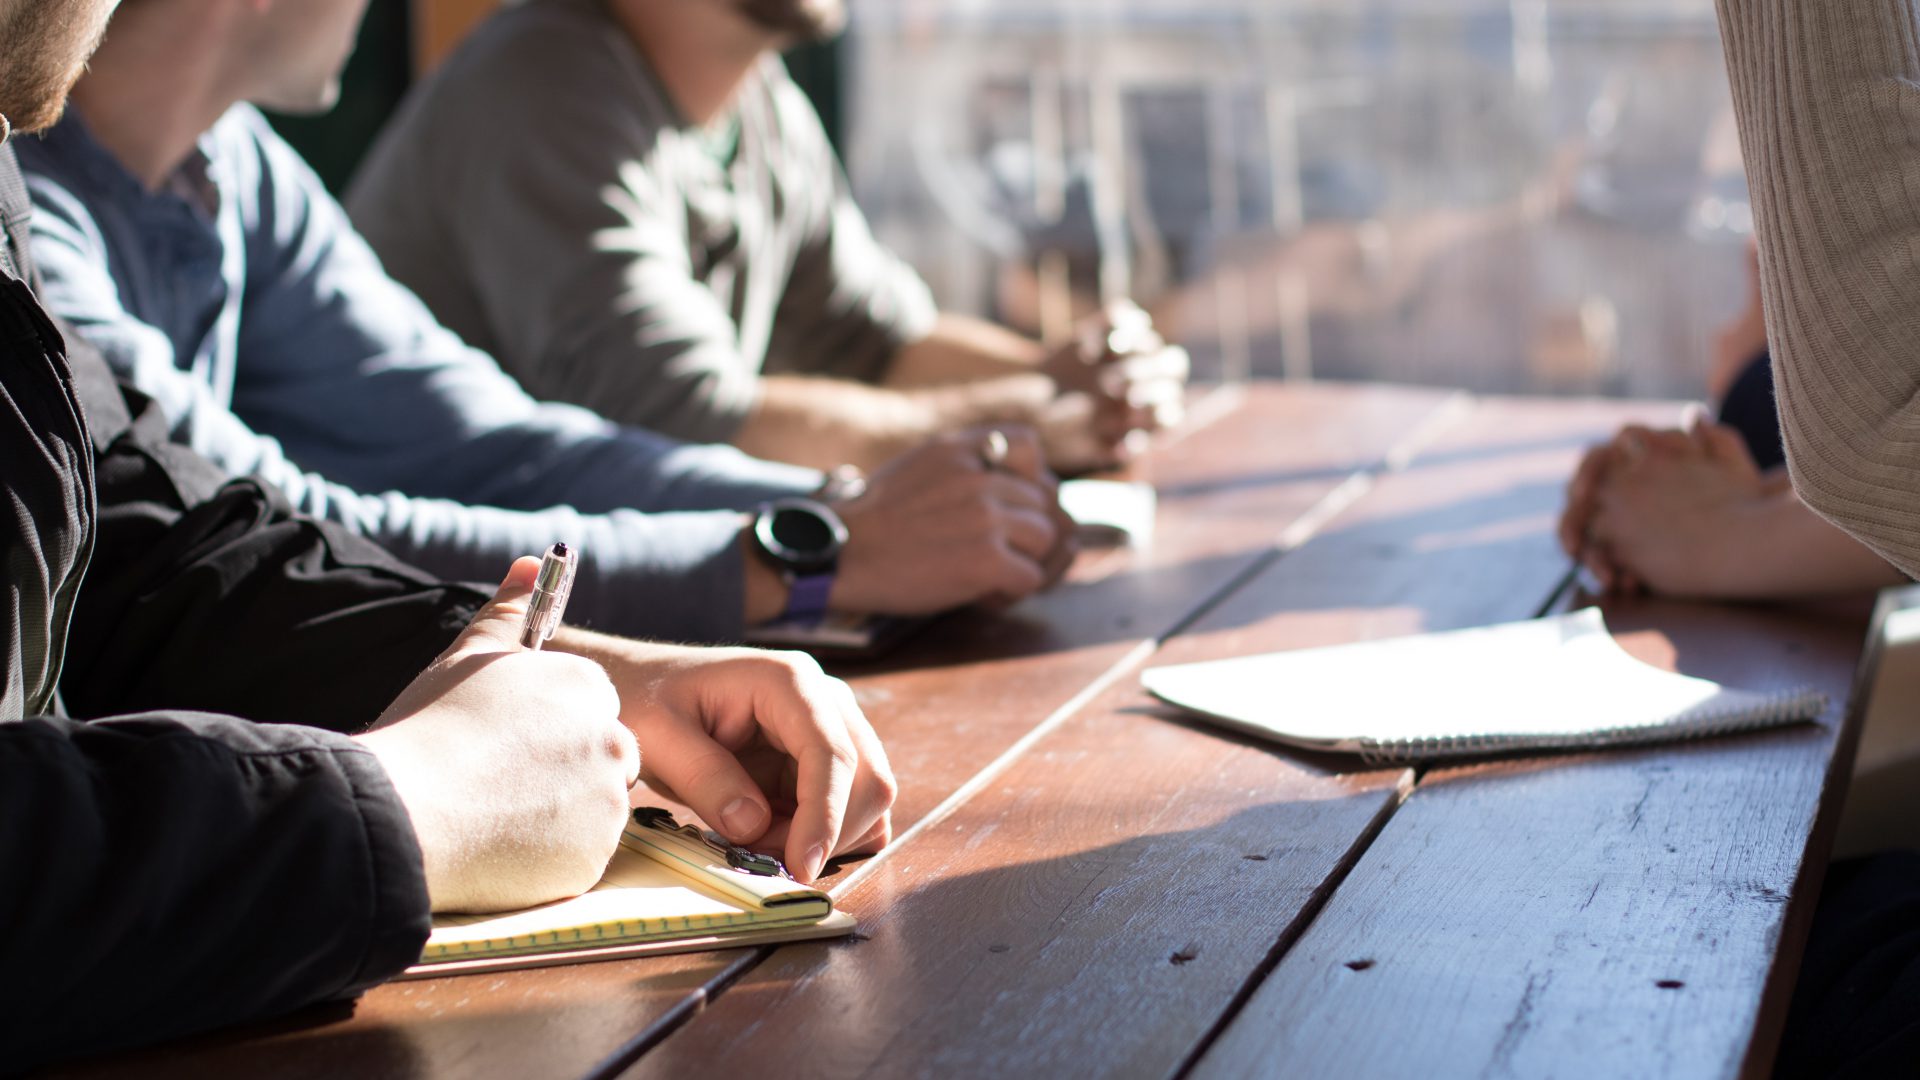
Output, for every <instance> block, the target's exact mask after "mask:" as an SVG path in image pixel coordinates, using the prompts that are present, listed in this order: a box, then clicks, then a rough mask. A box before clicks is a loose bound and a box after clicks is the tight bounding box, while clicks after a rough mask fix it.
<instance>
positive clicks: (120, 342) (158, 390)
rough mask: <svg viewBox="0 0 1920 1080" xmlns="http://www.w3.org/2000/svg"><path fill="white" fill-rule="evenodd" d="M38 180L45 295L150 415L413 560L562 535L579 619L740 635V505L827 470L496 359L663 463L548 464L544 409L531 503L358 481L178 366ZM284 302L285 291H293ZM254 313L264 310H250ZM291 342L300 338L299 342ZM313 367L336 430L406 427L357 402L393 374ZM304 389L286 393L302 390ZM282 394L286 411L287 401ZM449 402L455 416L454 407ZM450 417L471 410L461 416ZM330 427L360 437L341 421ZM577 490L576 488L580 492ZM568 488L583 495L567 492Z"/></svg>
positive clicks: (68, 200) (445, 562)
mask: <svg viewBox="0 0 1920 1080" xmlns="http://www.w3.org/2000/svg"><path fill="white" fill-rule="evenodd" d="M33 187H34V194H35V198H36V200H38V202H39V210H40V212H39V213H37V214H36V215H35V220H34V250H35V253H36V255H37V256H38V258H39V262H40V264H41V269H42V273H43V276H44V278H45V280H46V296H47V300H48V303H49V306H50V307H51V308H53V310H55V311H56V312H57V313H59V314H60V315H62V316H63V317H64V318H66V319H67V320H68V321H69V322H70V323H71V324H72V325H73V326H74V327H75V328H76V329H78V330H79V332H80V334H81V336H82V337H84V338H85V339H86V340H87V341H88V342H90V343H92V344H94V345H95V346H96V347H98V348H99V349H100V351H101V352H102V354H104V355H105V356H106V358H107V359H108V361H109V362H110V363H111V365H112V366H113V368H114V369H115V371H116V373H117V374H118V375H119V376H120V377H121V378H123V379H126V380H128V381H129V382H131V383H132V384H133V385H134V386H135V387H137V388H138V390H139V391H141V392H142V394H144V395H146V396H148V397H150V398H152V399H153V401H154V402H155V403H157V404H158V406H159V415H158V416H153V417H149V418H147V420H146V423H147V424H148V425H149V426H150V427H151V426H152V425H156V424H160V425H164V429H165V432H166V433H167V434H170V435H171V436H172V437H173V439H175V440H176V441H178V442H180V443H183V444H184V445H185V447H187V448H190V449H191V450H193V451H195V452H197V453H198V454H199V455H200V456H203V457H204V458H206V459H207V461H210V462H211V463H212V464H213V465H215V466H217V467H218V469H219V470H220V472H221V473H222V474H223V475H224V476H226V477H237V476H253V477H256V478H259V479H260V480H263V481H265V482H266V483H267V484H268V485H270V486H273V487H277V488H279V489H280V490H282V491H283V492H284V493H285V495H286V497H287V499H288V500H289V501H290V503H291V505H292V507H293V508H294V509H296V510H298V511H300V512H301V513H304V514H307V515H309V516H312V517H315V518H318V519H321V520H324V521H329V522H334V523H337V524H340V525H342V526H344V527H346V529H347V530H348V531H350V532H354V533H357V534H359V535H363V536H366V537H369V538H371V539H373V540H375V541H377V542H379V543H380V544H381V545H382V546H384V547H386V548H387V549H388V550H390V551H391V552H392V553H393V554H394V555H396V556H398V557H399V558H400V559H401V560H402V561H405V562H408V563H413V564H417V565H419V566H421V567H423V568H425V569H427V570H430V571H431V572H433V573H434V574H436V575H438V576H439V577H442V578H448V579H453V580H460V581H467V580H473V581H494V580H497V579H498V578H499V576H500V575H501V574H502V573H503V572H504V570H505V567H506V566H507V565H508V563H510V562H511V561H512V559H513V558H515V557H516V556H519V555H524V554H530V553H536V552H538V551H540V550H542V549H544V548H545V547H546V546H547V545H549V544H551V543H553V542H554V541H555V540H567V541H568V542H569V543H571V544H574V545H575V546H577V547H579V548H580V549H581V551H582V552H583V555H582V559H583V562H582V566H581V570H580V574H581V577H580V588H579V589H578V590H576V594H575V598H574V602H573V605H572V607H571V608H570V613H571V618H572V619H573V621H575V622H578V623H580V624H582V625H588V626H593V627H596V628H599V629H603V630H607V631H610V632H614V633H622V634H629V635H634V636H640V637H661V638H671V639H675V640H689V641H729V640H737V639H738V638H739V636H740V633H741V615H740V613H741V611H742V609H743V607H744V600H743V598H742V589H743V587H744V585H743V582H742V579H741V566H740V555H739V551H738V547H737V540H738V535H739V531H740V515H739V513H738V510H739V509H742V508H746V507H751V506H752V505H754V504H756V503H758V502H761V501H763V500H765V499H768V498H772V497H776V496H779V495H787V494H793V493H796V492H803V491H808V490H812V489H813V488H814V487H817V486H818V484H819V476H818V474H817V473H814V472H812V471H811V470H804V469H791V468H788V467H786V466H779V465H773V464H770V463H760V462H755V461H754V460H753V459H751V458H747V457H745V456H744V455H741V454H739V453H737V452H735V451H733V450H731V449H728V448H724V447H694V446H685V445H680V444H675V443H670V442H668V441H667V440H663V439H654V438H651V437H646V436H643V435H638V434H635V435H632V436H628V435H627V434H625V433H620V432H618V431H617V429H614V428H613V426H612V425H610V424H606V423H604V422H603V421H599V420H598V419H597V418H592V417H588V416H585V415H584V414H578V413H577V410H569V409H564V408H561V407H548V406H535V405H533V403H532V402H531V401H530V400H528V399H526V398H525V395H523V394H521V393H520V392H519V389H518V387H517V386H514V385H513V384H512V382H511V380H509V379H506V378H505V376H503V375H500V374H499V373H498V372H497V370H493V371H492V376H491V378H492V379H493V380H498V381H504V382H505V384H506V390H507V401H508V402H509V404H510V405H513V406H514V407H519V408H522V409H523V411H525V412H527V413H529V414H534V415H541V416H548V415H553V414H556V413H557V414H558V416H559V419H560V420H561V421H563V422H564V423H565V424H568V425H572V426H573V427H575V428H579V429H582V430H586V431H593V432H599V433H600V434H597V435H592V436H583V437H582V441H583V442H584V443H586V444H593V443H596V442H597V443H599V444H603V445H604V444H615V445H616V447H617V444H619V443H620V442H621V440H623V439H627V438H632V439H633V440H634V441H635V442H637V443H639V444H641V445H643V446H648V447H654V448H657V449H659V450H660V456H659V458H658V459H657V461H656V462H655V463H654V464H655V466H657V468H656V467H648V466H646V465H643V464H637V463H636V464H633V465H631V466H630V467H628V468H627V469H626V470H625V472H626V475H625V476H618V475H616V476H614V477H613V478H612V479H614V480H617V481H620V482H618V483H608V478H607V477H605V476H603V475H601V474H600V473H601V471H602V470H606V469H611V470H612V471H613V472H615V473H616V474H617V473H619V472H621V471H622V470H621V469H620V468H619V467H618V465H617V464H609V465H604V466H596V465H594V464H593V461H594V460H595V458H594V455H593V453H592V452H591V445H588V446H587V447H585V448H584V449H580V450H579V451H578V452H577V453H575V454H574V457H575V458H576V459H577V461H578V464H577V466H576V465H574V464H567V463H561V464H554V463H551V462H549V463H544V464H543V463H542V462H540V461H539V460H537V458H538V455H539V454H540V453H542V452H545V450H550V449H555V448H556V447H557V456H562V457H564V456H566V454H567V453H568V451H567V450H566V440H565V439H564V438H560V437H559V436H555V435H553V433H552V432H548V434H547V435H546V436H543V435H541V434H539V432H540V430H541V425H540V424H533V425H531V427H532V429H533V433H532V434H531V435H529V436H528V454H529V460H528V461H525V462H519V463H515V464H514V466H513V469H512V470H511V471H513V472H515V473H517V474H523V479H522V480H521V485H520V486H522V487H524V488H526V489H527V490H526V491H525V492H524V494H525V495H526V496H527V501H528V502H530V503H532V504H534V505H530V506H527V507H524V508H513V507H509V506H489V505H475V504H473V503H471V502H469V501H464V500H462V499H460V498H454V497H438V498H435V497H422V496H420V495H417V494H403V493H402V492H401V491H398V490H393V489H392V488H390V487H375V488H371V489H369V491H362V490H357V489H356V488H355V487H350V486H348V485H347V484H345V483H342V482H340V481H339V480H338V479H337V478H334V477H330V476H327V475H324V474H323V473H322V472H319V471H309V470H307V469H303V468H301V467H300V466H299V465H296V464H295V463H294V462H293V461H292V460H291V459H290V458H289V457H288V455H287V454H286V453H285V452H284V451H283V450H282V447H281V443H280V441H279V440H277V439H275V438H273V437H271V436H267V435H263V434H260V433H259V432H257V431H255V430H254V429H253V428H252V427H250V426H249V425H248V424H247V423H246V422H245V421H243V420H242V419H241V418H240V417H239V416H238V415H236V414H235V413H234V411H233V410H232V409H230V408H228V407H227V406H226V405H225V404H224V403H223V402H221V401H220V400H218V399H217V398H216V397H215V396H214V394H213V392H212V390H211V389H210V388H209V387H208V385H207V384H206V383H205V382H204V381H203V380H202V379H201V378H200V377H198V376H196V375H195V374H193V373H191V372H188V371H184V370H182V369H181V368H180V367H179V366H178V364H177V361H176V357H175V355H174V350H173V346H172V344H171V343H170V341H169V340H168V338H167V336H166V335H165V334H163V333H161V332H160V331H159V330H158V329H156V328H155V327H152V326H150V325H148V324H146V323H144V322H142V321H140V320H139V319H137V318H135V317H134V316H133V315H132V314H131V313H129V312H128V311H127V310H126V309H125V308H124V307H123V306H122V303H121V300H120V297H119V291H118V288H117V287H116V286H115V284H114V282H113V279H112V278H111V276H110V275H109V274H108V273H107V270H106V266H107V254H106V249H105V246H104V242H103V241H102V240H101V239H100V237H99V235H98V231H97V229H95V228H94V226H93V224H92V220H91V217H90V216H89V215H88V214H87V213H86V212H85V210H84V208H83V207H82V206H81V205H80V204H79V202H78V201H77V200H76V199H74V198H73V197H72V196H71V195H70V194H68V193H67V192H66V191H65V189H63V188H61V187H59V186H58V185H57V184H55V183H53V182H51V181H49V180H47V179H46V178H44V177H36V178H34V179H33ZM368 258H370V257H368ZM363 271H364V272H366V273H368V274H370V275H372V276H374V277H376V278H377V277H378V276H379V275H378V271H377V267H363ZM334 272H335V273H341V274H345V273H349V270H348V269H347V268H346V267H340V268H336V270H335V271H334ZM282 302H287V301H286V300H285V298H282ZM346 303H348V304H350V303H351V301H346ZM248 317H249V319H253V318H256V317H265V316H257V315H256V314H254V313H252V312H250V313H249V316H248ZM315 318H318V317H317V316H315ZM429 322H430V321H429ZM422 332H423V333H424V334H428V335H438V337H439V339H441V340H442V341H443V344H444V342H445V341H446V340H449V339H450V335H445V333H444V331H439V330H438V328H437V327H434V326H431V325H428V326H427V327H425V328H424V329H423V331H422ZM363 344H364V343H363ZM280 347H281V346H280V345H279V344H276V343H262V344H258V345H256V348H257V349H258V350H260V351H259V352H257V353H255V354H253V355H250V356H248V358H247V360H248V361H249V362H254V361H258V362H263V363H265V362H270V361H271V360H272V359H273V357H274V356H275V355H277V352H276V350H277V349H278V348H280ZM285 347H287V348H298V347H299V346H298V344H297V343H294V344H289V345H286V346H285ZM448 348H449V350H450V351H449V353H448V355H451V356H453V357H456V358H462V357H465V358H473V357H478V361H477V362H478V363H479V364H480V365H481V370H482V377H483V378H485V374H484V373H485V371H486V370H489V369H490V362H488V361H486V360H485V358H484V357H479V356H478V354H473V353H471V352H470V351H469V350H465V349H464V347H462V346H460V345H459V344H458V342H457V341H453V342H452V344H451V345H450V346H448ZM429 351H430V350H429ZM368 362H369V363H373V362H374V361H368ZM457 366H458V365H456V367H457ZM414 374H415V376H416V377H413V378H409V379H400V380H398V383H399V384H400V385H403V386H409V387H411V388H412V389H413V390H414V391H415V392H417V393H425V394H427V395H428V396H432V395H433V394H435V393H437V389H436V380H437V379H438V378H439V376H436V375H434V374H433V373H432V371H431V370H430V365H429V366H428V367H425V368H422V369H420V370H417V371H416V372H415V373H414ZM445 375H446V378H447V379H448V380H449V381H458V379H460V378H461V376H460V375H459V374H458V372H453V373H445ZM316 378H317V379H321V380H324V381H326V382H328V383H329V384H330V385H331V392H332V393H333V394H334V395H335V396H337V397H340V398H342V401H341V402H340V403H337V404H335V405H332V406H328V407H326V408H325V409H322V410H321V411H322V412H323V413H324V414H325V418H328V419H330V420H331V422H332V426H333V429H334V430H335V431H336V432H350V431H354V430H359V431H360V432H361V434H363V435H365V434H367V431H366V429H369V428H370V427H371V425H372V424H373V423H384V424H387V425H389V429H391V427H392V426H393V425H396V424H397V425H398V426H399V428H400V429H402V430H404V429H405V428H406V424H405V423H404V422H402V421H401V420H400V419H397V418H395V417H391V416H389V417H385V418H383V419H382V420H380V421H370V420H367V419H365V418H364V412H365V410H363V409H361V408H359V405H360V404H361V403H362V401H363V400H364V401H375V402H377V401H381V400H382V399H381V397H380V395H381V394H382V393H384V392H385V390H386V389H387V388H388V384H385V383H379V382H377V381H376V380H373V379H372V378H371V377H369V380H368V382H369V383H370V384H371V385H357V386H356V385H354V384H353V383H351V381H350V380H351V379H352V378H353V377H352V376H351V375H350V374H338V375H323V376H316ZM316 392H319V390H318V388H316ZM298 397H299V396H298V395H297V394H292V393H290V392H289V394H288V398H289V400H290V401H292V402H293V403H297V402H298ZM387 404H391V403H390V402H387ZM469 404H471V403H469ZM476 407H477V406H476ZM280 408H281V409H282V411H285V408H286V404H285V403H283V404H282V405H281V406H280ZM442 416H443V419H444V418H445V414H444V413H443V414H442ZM315 422H317V421H315ZM453 426H454V427H455V428H456V429H457V428H458V427H459V426H460V424H459V423H458V421H457V417H456V418H455V421H454V422H453ZM505 427H506V428H508V429H509V430H508V431H506V432H504V433H497V439H496V442H501V441H507V442H510V441H512V440H513V437H514V436H513V433H512V431H511V429H512V428H513V427H514V425H513V424H506V425H505ZM158 434H159V433H158V432H152V431H150V432H149V435H150V437H149V440H148V441H149V442H150V443H152V444H154V445H155V446H156V447H157V445H158V444H159V443H161V442H164V441H165V440H164V439H160V438H158ZM334 441H336V442H342V443H345V442H348V441H350V440H347V439H344V438H342V437H341V436H340V435H338V434H336V436H334ZM155 452H156V453H162V454H165V453H169V452H170V451H165V450H159V449H156V450H155ZM364 452H365V451H355V452H353V453H355V454H360V453H364ZM442 453H443V457H444V458H445V459H446V460H447V461H449V462H452V463H457V462H459V461H461V460H463V453H464V451H463V450H462V449H461V448H460V447H458V446H454V447H443V448H442ZM576 467H577V468H578V469H581V470H586V471H587V472H588V473H591V474H592V475H591V476H587V477H582V478H580V479H582V480H583V481H584V480H593V481H595V482H596V483H598V484H599V485H601V486H602V487H603V488H604V490H602V491H600V492H599V497H600V499H601V501H603V502H613V501H614V500H615V499H616V497H617V496H618V495H619V494H621V493H622V492H630V493H633V494H634V496H635V497H634V498H633V499H632V500H631V501H632V502H633V503H635V504H643V503H645V502H646V501H647V500H646V499H643V498H641V497H640V496H642V495H646V494H648V493H649V492H651V493H652V495H653V496H654V500H653V501H654V502H655V503H656V504H657V505H659V506H661V507H665V508H666V509H657V510H654V511H651V512H649V511H647V510H645V509H629V508H625V507H618V506H616V507H609V508H607V509H605V510H604V511H603V512H591V506H590V505H589V506H587V507H583V506H581V505H580V503H581V502H586V503H589V504H591V502H592V499H593V494H592V493H582V492H578V491H573V489H571V488H567V489H565V490H558V489H560V488H561V487H562V485H561V483H560V482H559V481H563V480H569V479H572V478H573V474H574V471H575V468H576ZM635 473H642V474H643V475H635ZM546 477H556V478H557V479H556V483H555V487H556V489H557V490H556V491H555V492H554V493H552V494H550V495H546V496H545V500H544V501H542V498H541V496H542V495H543V494H544V492H545V489H544V488H542V487H540V482H541V481H542V479H543V478H546ZM649 477H657V478H658V481H659V483H658V484H657V485H655V486H650V485H649ZM569 491H572V492H573V493H572V495H571V496H570V495H569V494H568V492H569ZM369 492H376V493H369ZM496 493H497V494H502V495H506V494H510V493H508V492H504V491H503V492H496ZM569 498H572V499H577V500H579V501H578V502H574V503H573V504H572V505H569V504H568V503H569ZM139 505H142V504H140V503H137V502H136V503H131V504H129V506H130V507H137V506H139Z"/></svg>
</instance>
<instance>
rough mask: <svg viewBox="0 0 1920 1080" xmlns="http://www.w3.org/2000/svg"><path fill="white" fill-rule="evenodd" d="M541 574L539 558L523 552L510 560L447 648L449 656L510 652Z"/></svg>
mask: <svg viewBox="0 0 1920 1080" xmlns="http://www.w3.org/2000/svg"><path fill="white" fill-rule="evenodd" d="M539 574H540V560H539V559H537V558H534V557H533V556H531V555H522V556H521V557H519V558H518V559H515V560H513V565H512V566H511V567H509V568H508V569H507V576H506V578H505V580H503V581H501V582H500V587H499V588H498V589H495V590H494V592H493V599H491V600H489V601H487V603H486V606H484V607H482V608H481V609H480V613H479V614H477V615H475V616H474V617H473V621H472V622H470V623H468V624H467V628H466V629H465V630H462V631H461V632H460V637H459V638H458V639H457V640H455V641H454V643H453V648H452V649H451V650H449V652H450V654H452V655H461V654H469V653H494V652H510V651H513V650H515V649H518V648H519V647H520V631H521V629H522V628H523V626H524V624H525V622H526V617H527V598H528V597H530V596H532V595H533V583H534V581H535V579H536V578H538V577H539Z"/></svg>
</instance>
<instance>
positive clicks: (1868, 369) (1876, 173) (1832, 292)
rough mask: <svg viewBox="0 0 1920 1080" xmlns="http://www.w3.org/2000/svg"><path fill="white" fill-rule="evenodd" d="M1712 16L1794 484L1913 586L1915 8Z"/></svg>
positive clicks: (1817, 0) (1917, 503) (1918, 383)
mask: <svg viewBox="0 0 1920 1080" xmlns="http://www.w3.org/2000/svg"><path fill="white" fill-rule="evenodd" d="M1718 6H1719V11H1720V24H1721V30H1722V33H1723V36H1724V38H1725V42H1726V51H1727V68H1728V71H1729V73H1730V75H1731V78H1732V82H1733V100H1734V110H1735V114H1736V116H1737V117H1738V119H1739V123H1740V140H1741V144H1742V147H1743V149H1744V152H1745V154H1746V165H1747V174H1748V182H1749V184H1750V186H1751V188H1752V192H1753V207H1754V220H1755V230H1756V232H1757V233H1758V236H1759V241H1760V257H1761V283H1762V287H1763V292H1764V297H1765V301H1766V311H1767V336H1768V339H1769V341H1770V343H1771V345H1772V349H1773V363H1774V378H1775V381H1776V385H1777V387H1778V398H1779V402H1780V420H1781V427H1782V429H1783V434H1784V436H1785V441H1786V447H1787V464H1788V467H1789V469H1790V471H1791V473H1792V476H1793V485H1794V488H1795V490H1797V491H1798V492H1799V493H1800V495H1801V497H1802V498H1803V499H1805V500H1806V502H1807V504H1808V505H1809V506H1811V507H1813V508H1814V510H1816V511H1818V512H1819V513H1820V514H1822V515H1823V516H1825V517H1827V518H1829V519H1831V520H1832V521H1833V522H1834V523H1835V524H1837V525H1839V526H1840V527H1841V528H1843V529H1845V530H1847V531H1848V532H1850V533H1852V534H1853V535H1854V536H1856V537H1858V538H1859V539H1860V540H1861V541H1862V542H1864V543H1866V544H1867V546H1869V547H1871V548H1872V549H1873V550H1875V551H1877V552H1879V553H1880V554H1881V555H1882V556H1884V557H1886V558H1887V559H1888V560H1890V561H1891V562H1893V563H1894V564H1895V565H1896V566H1899V567H1900V568H1901V569H1902V570H1905V571H1906V572H1907V573H1909V574H1914V573H1920V315H1916V312H1920V13H1916V7H1915V4H1914V3H1913V2H1912V0H1718Z"/></svg>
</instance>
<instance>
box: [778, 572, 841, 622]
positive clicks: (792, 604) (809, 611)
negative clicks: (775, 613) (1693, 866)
mask: <svg viewBox="0 0 1920 1080" xmlns="http://www.w3.org/2000/svg"><path fill="white" fill-rule="evenodd" d="M833 577H834V574H833V571H831V570H825V571H822V572H820V573H816V574H795V575H793V581H792V583H791V585H790V587H789V589H788V591H787V610H785V611H784V612H781V614H780V619H781V621H782V622H787V621H795V620H798V621H805V622H818V621H819V620H820V617H821V616H822V615H825V614H826V613H827V598H828V597H829V596H830V595H832V593H833Z"/></svg>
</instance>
